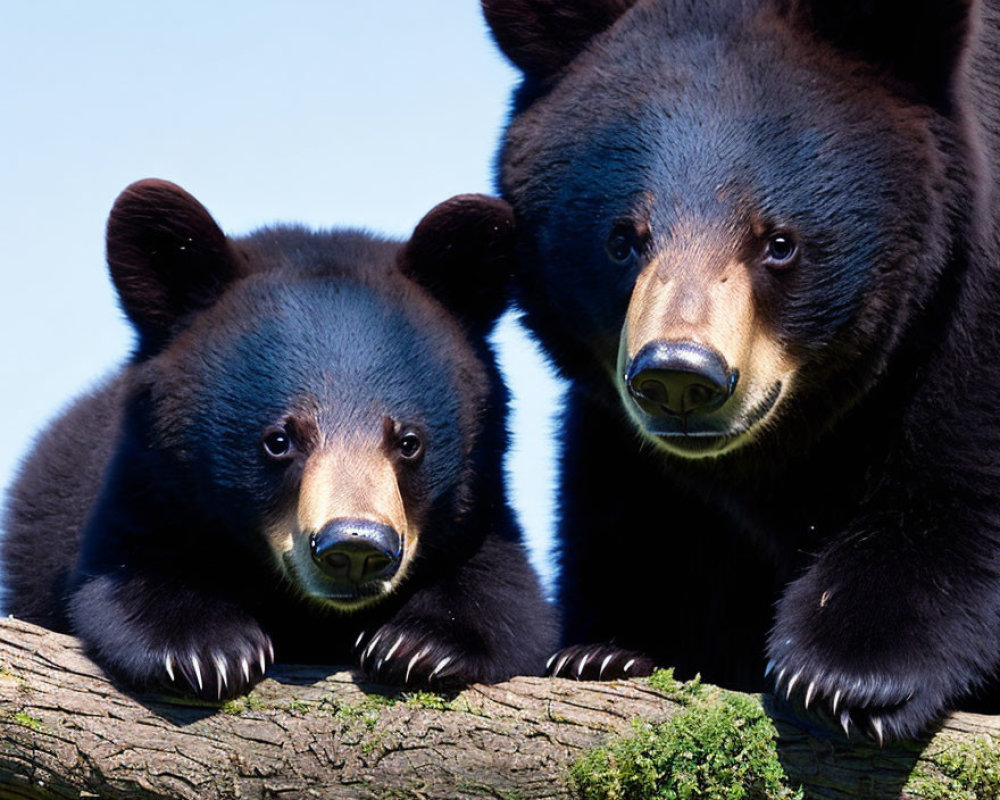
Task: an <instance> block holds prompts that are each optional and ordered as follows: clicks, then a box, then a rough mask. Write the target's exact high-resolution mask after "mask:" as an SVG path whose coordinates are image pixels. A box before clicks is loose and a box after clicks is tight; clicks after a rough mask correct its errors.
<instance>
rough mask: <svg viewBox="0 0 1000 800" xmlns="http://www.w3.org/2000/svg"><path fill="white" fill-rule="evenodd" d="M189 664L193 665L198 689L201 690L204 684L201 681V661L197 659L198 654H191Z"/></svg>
mask: <svg viewBox="0 0 1000 800" xmlns="http://www.w3.org/2000/svg"><path fill="white" fill-rule="evenodd" d="M191 666H193V667H194V675H195V677H196V678H197V679H198V691H202V690H203V689H204V688H205V684H203V683H202V681H201V662H200V661H199V660H198V656H195V655H193V656H191Z"/></svg>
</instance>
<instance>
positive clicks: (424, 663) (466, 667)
mask: <svg viewBox="0 0 1000 800" xmlns="http://www.w3.org/2000/svg"><path fill="white" fill-rule="evenodd" d="M355 651H356V653H357V657H358V665H359V666H360V667H361V670H362V672H364V673H365V675H366V676H367V677H368V678H369V679H370V680H372V681H375V682H376V683H383V684H388V685H394V686H406V687H413V688H426V689H436V690H442V689H451V688H457V687H460V686H467V685H468V684H470V683H484V682H491V681H492V680H493V679H494V676H493V675H491V674H490V670H489V666H488V664H487V660H486V659H485V658H484V657H483V656H482V655H481V654H476V653H474V652H472V651H471V650H470V649H469V648H468V647H463V646H462V645H460V644H458V643H457V642H455V641H450V640H448V639H446V638H445V637H442V636H440V635H435V634H432V633H430V632H429V631H425V630H422V629H421V628H420V627H419V626H416V625H400V624H394V623H388V624H386V625H383V626H382V627H381V628H379V629H378V630H377V631H376V632H375V634H374V635H372V636H370V637H369V636H368V634H367V633H366V632H362V633H361V634H360V635H359V636H358V638H357V640H356V641H355Z"/></svg>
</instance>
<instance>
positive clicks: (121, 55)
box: [0, 0, 558, 567]
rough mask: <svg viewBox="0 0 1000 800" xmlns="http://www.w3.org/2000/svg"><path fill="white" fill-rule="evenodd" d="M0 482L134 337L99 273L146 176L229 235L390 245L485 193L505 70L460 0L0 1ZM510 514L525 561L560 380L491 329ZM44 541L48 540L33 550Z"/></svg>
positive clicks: (538, 525) (508, 331)
mask: <svg viewBox="0 0 1000 800" xmlns="http://www.w3.org/2000/svg"><path fill="white" fill-rule="evenodd" d="M0 9H2V12H0V270H2V275H3V289H2V294H0V297H2V299H3V302H2V313H0V376H2V386H3V391H2V393H0V419H4V420H6V430H5V435H4V436H2V437H0V483H2V484H3V485H4V486H7V485H8V484H9V482H10V480H11V478H12V477H13V474H14V471H15V470H16V466H17V463H18V460H19V459H20V457H21V455H22V454H23V453H24V452H25V451H26V450H27V448H28V447H29V446H30V443H31V440H32V437H33V436H34V435H35V434H36V433H37V432H38V430H39V429H40V428H41V427H42V426H43V425H44V424H45V421H46V420H47V419H49V418H50V417H51V416H52V415H53V414H55V413H57V412H58V410H59V409H60V408H61V407H62V406H64V405H65V403H67V402H68V401H69V400H70V399H71V398H72V397H73V396H74V395H75V394H76V393H77V392H79V391H80V390H81V389H83V388H84V387H86V386H88V385H89V384H90V383H92V382H94V381H95V380H96V379H97V378H98V377H100V376H101V375H103V374H105V373H106V372H108V371H109V370H112V369H114V368H115V366H116V365H117V364H120V363H121V361H122V359H123V358H124V357H125V355H126V354H127V352H128V350H129V347H130V343H131V333H130V330H129V328H128V327H127V326H126V325H125V323H124V321H123V317H122V314H121V312H120V311H119V309H118V307H117V305H116V303H115V298H114V295H113V293H112V290H111V286H110V283H109V281H108V278H107V274H106V270H105V266H104V239H103V236H104V224H105V221H106V218H107V214H108V211H109V209H110V207H111V204H112V202H113V200H114V198H115V196H116V195H117V194H118V192H119V191H121V189H123V188H124V187H125V186H126V185H127V184H128V183H130V182H132V181H134V180H136V179H139V178H144V177H160V178H166V179H169V180H172V181H174V182H176V183H179V184H180V185H181V186H183V187H185V188H186V189H187V190H188V191H190V192H191V193H192V194H194V195H195V197H197V198H198V199H199V200H201V201H202V202H203V203H204V204H205V205H206V206H207V207H208V209H209V210H210V211H211V212H212V214H213V215H214V216H215V218H216V219H217V220H218V221H219V223H220V224H221V226H222V227H223V229H224V230H226V231H227V232H228V233H233V234H239V233H244V232H247V231H250V230H252V229H254V228H255V227H258V226H260V225H264V224H267V223H270V222H276V221H289V222H299V223H304V224H307V225H312V226H317V227H334V226H340V225H348V226H362V227H366V228H370V229H372V230H375V231H379V232H382V233H387V234H392V235H397V236H406V235H407V234H408V233H409V231H410V230H412V228H413V226H414V225H415V224H416V222H417V221H418V220H419V219H420V217H421V216H423V214H424V213H425V212H426V211H428V210H429V209H430V208H431V207H432V206H434V205H435V204H436V203H438V202H440V201H441V200H444V199H446V198H448V197H450V196H451V195H454V194H458V193H461V192H476V191H478V192H490V191H491V190H492V188H493V184H492V162H493V155H494V151H495V148H496V143H497V140H498V137H499V134H500V130H501V128H502V125H503V121H504V118H505V116H506V109H507V103H508V96H509V91H510V88H511V86H512V85H513V83H514V81H515V73H514V71H513V69H512V68H511V67H509V65H507V63H506V62H504V61H503V59H502V57H501V56H500V55H499V53H498V52H497V51H496V50H495V48H494V46H493V44H492V42H491V41H490V40H489V37H488V34H487V31H486V28H485V25H484V23H483V21H482V17H481V15H480V11H479V3H478V1H477V0H433V2H419V1H417V2H415V1H414V0H380V1H379V2H370V3H349V2H345V0H285V2H280V3H279V2H260V1H258V0H240V1H239V2H235V1H233V0H172V1H171V2H169V3H147V2H135V0H128V1H126V0H119V1H116V2H112V1H111V0H91V2H86V3H81V2H78V0H41V1H40V2H23V3H15V2H12V1H11V0H0ZM497 340H498V343H499V345H500V348H501V351H502V358H503V361H502V363H503V365H504V368H505V371H506V372H507V375H508V378H509V382H510V383H511V385H512V389H513V391H514V394H515V415H514V418H513V423H514V425H513V428H514V433H515V446H514V450H513V452H512V454H511V457H510V460H509V462H508V464H509V469H510V472H511V473H512V475H511V477H512V488H513V495H514V500H515V504H516V506H517V508H518V510H519V513H520V515H521V518H522V522H523V524H524V526H525V528H526V529H527V530H528V532H529V541H530V542H531V543H532V547H533V551H534V554H535V557H536V564H537V565H538V566H539V567H544V558H543V555H544V552H545V549H546V547H547V538H548V534H549V529H550V528H551V511H550V503H551V493H552V491H553V481H554V474H555V467H554V462H553V454H552V446H551V442H550V428H551V426H550V422H549V419H550V414H551V412H552V411H553V409H554V408H555V407H556V405H557V402H558V387H557V385H556V384H555V382H554V381H553V380H552V378H551V377H550V373H551V370H550V369H548V368H546V367H545V366H544V364H543V363H542V361H541V359H540V358H539V357H538V355H537V353H536V352H534V351H533V348H532V346H531V345H530V344H529V343H527V341H526V339H525V338H524V336H523V335H521V334H519V333H518V331H517V330H516V327H515V325H514V324H513V323H512V322H511V321H510V320H509V319H508V320H505V321H504V323H503V324H502V325H501V327H500V329H499V331H498V335H497ZM51 545H52V546H54V547H55V546H58V543H55V542H53V543H51Z"/></svg>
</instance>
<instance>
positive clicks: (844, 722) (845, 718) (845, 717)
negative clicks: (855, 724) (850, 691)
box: [840, 711, 851, 739]
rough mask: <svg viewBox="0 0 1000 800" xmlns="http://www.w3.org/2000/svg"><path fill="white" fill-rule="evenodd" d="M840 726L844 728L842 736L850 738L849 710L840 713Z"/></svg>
mask: <svg viewBox="0 0 1000 800" xmlns="http://www.w3.org/2000/svg"><path fill="white" fill-rule="evenodd" d="M840 727H841V728H843V729H844V736H846V737H847V738H848V739H850V738H851V712H850V711H845V712H843V713H842V714H841V715H840Z"/></svg>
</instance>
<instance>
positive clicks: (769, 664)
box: [764, 658, 774, 678]
mask: <svg viewBox="0 0 1000 800" xmlns="http://www.w3.org/2000/svg"><path fill="white" fill-rule="evenodd" d="M772 672H774V659H773V658H772V659H771V660H770V661H768V662H767V666H766V667H764V677H765V678H766V677H767V676H768V675H770V674H771V673H772Z"/></svg>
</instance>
